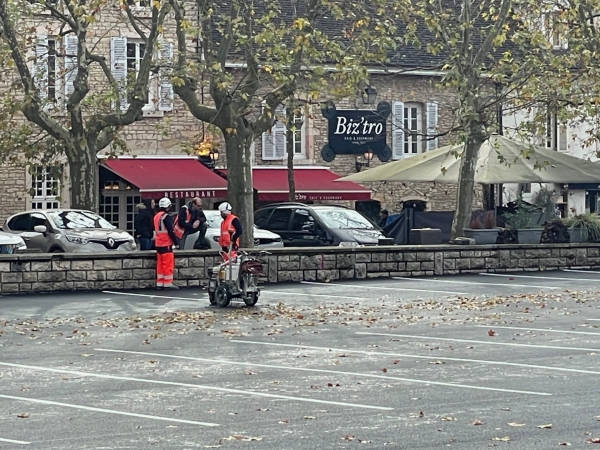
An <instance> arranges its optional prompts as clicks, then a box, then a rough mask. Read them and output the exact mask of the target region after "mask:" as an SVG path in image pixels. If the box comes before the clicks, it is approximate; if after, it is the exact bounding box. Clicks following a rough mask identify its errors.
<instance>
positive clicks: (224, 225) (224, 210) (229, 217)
mask: <svg viewBox="0 0 600 450" xmlns="http://www.w3.org/2000/svg"><path fill="white" fill-rule="evenodd" d="M219 212H220V213H221V217H222V218H223V222H221V235H220V236H219V245H220V246H221V249H222V250H223V251H222V252H221V255H222V256H223V259H224V260H225V261H227V260H228V259H229V255H228V252H229V246H230V245H231V257H232V258H235V256H236V254H237V250H238V248H239V246H240V236H241V235H242V222H240V219H238V218H237V217H236V216H234V215H233V214H232V213H231V205H230V204H229V203H227V202H225V203H221V204H220V205H219Z"/></svg>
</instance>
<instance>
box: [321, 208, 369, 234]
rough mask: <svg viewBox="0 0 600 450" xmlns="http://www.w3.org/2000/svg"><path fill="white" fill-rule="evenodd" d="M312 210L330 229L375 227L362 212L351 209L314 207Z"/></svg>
mask: <svg viewBox="0 0 600 450" xmlns="http://www.w3.org/2000/svg"><path fill="white" fill-rule="evenodd" d="M314 211H315V213H316V214H317V215H318V216H319V217H320V218H321V220H322V221H323V222H324V223H325V226H326V227H327V228H330V229H337V230H340V229H341V230H343V229H352V228H359V229H363V230H364V229H368V230H373V229H375V227H374V225H373V224H372V223H371V222H369V221H368V220H367V219H366V218H365V217H364V216H363V215H362V214H360V213H359V212H356V211H354V210H352V209H344V208H326V209H325V208H323V209H321V208H319V209H315V210H314Z"/></svg>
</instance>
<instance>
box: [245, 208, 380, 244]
mask: <svg viewBox="0 0 600 450" xmlns="http://www.w3.org/2000/svg"><path fill="white" fill-rule="evenodd" d="M254 223H255V224H256V226H257V227H259V228H262V229H264V230H269V231H272V232H273V233H277V234H278V235H280V236H281V238H282V239H283V245H284V246H286V247H316V246H320V245H340V244H341V245H345V243H347V245H377V243H378V241H379V239H380V238H383V237H385V236H384V235H383V233H382V232H381V229H380V228H379V227H377V225H374V224H373V223H372V222H371V221H369V219H367V218H366V217H365V216H363V215H362V214H361V213H359V212H358V211H355V210H353V209H349V208H345V207H343V206H330V205H305V204H303V203H276V204H272V205H267V206H265V207H263V208H261V209H259V210H258V211H256V212H255V213H254Z"/></svg>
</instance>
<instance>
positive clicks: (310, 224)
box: [290, 209, 315, 231]
mask: <svg viewBox="0 0 600 450" xmlns="http://www.w3.org/2000/svg"><path fill="white" fill-rule="evenodd" d="M314 225H315V218H314V217H312V216H311V215H310V214H309V213H308V211H307V210H305V209H297V210H296V212H295V214H294V218H293V219H292V225H291V226H290V231H310V230H311V229H312V230H314Z"/></svg>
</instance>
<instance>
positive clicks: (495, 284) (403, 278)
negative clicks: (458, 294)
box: [392, 277, 562, 289]
mask: <svg viewBox="0 0 600 450" xmlns="http://www.w3.org/2000/svg"><path fill="white" fill-rule="evenodd" d="M392 278H393V279H394V280H410V281H425V282H427V283H432V282H433V283H456V284H478V285H480V286H504V287H532V288H545V289H562V288H559V287H549V286H534V285H532V284H512V283H510V284H506V283H478V282H476V281H450V280H430V279H426V280H425V279H423V278H409V277H392Z"/></svg>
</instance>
